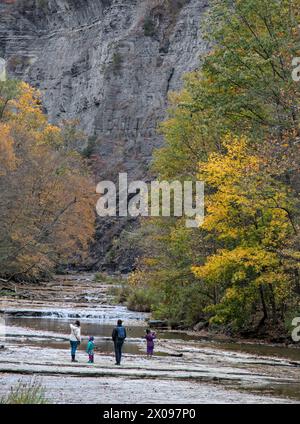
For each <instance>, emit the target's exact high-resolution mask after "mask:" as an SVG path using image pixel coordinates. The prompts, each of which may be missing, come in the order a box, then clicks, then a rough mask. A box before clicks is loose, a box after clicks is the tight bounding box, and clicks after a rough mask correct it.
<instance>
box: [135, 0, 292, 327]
mask: <svg viewBox="0 0 300 424" xmlns="http://www.w3.org/2000/svg"><path fill="white" fill-rule="evenodd" d="M299 7H300V2H299V1H298V0H297V1H296V0H280V1H277V0H268V1H267V0H243V1H242V2H241V1H231V0H230V1H229V0H228V1H227V0H225V1H224V0H222V1H219V0H216V1H214V2H213V5H212V7H211V9H210V11H209V13H208V16H207V28H206V37H207V40H208V42H209V43H210V45H211V46H212V49H211V51H210V53H209V54H207V56H206V57H205V58H202V63H201V66H200V69H199V70H197V71H195V72H192V73H190V74H188V75H186V77H185V84H184V88H183V90H182V91H181V92H178V93H173V94H172V95H171V97H170V101H171V108H170V112H169V118H168V119H167V120H166V121H165V122H164V123H163V125H162V132H163V134H164V137H165V145H164V147H163V148H161V149H159V150H158V151H157V152H156V155H155V159H154V163H153V170H154V171H155V173H157V174H158V175H159V178H160V180H168V181H172V180H181V181H183V180H192V181H195V180H201V181H204V182H205V192H206V199H205V209H206V210H205V214H206V216H205V220H204V224H203V225H202V226H201V227H200V228H196V229H189V228H186V227H185V220H184V219H178V218H151V219H146V220H145V221H144V222H143V224H142V227H141V229H140V230H139V232H138V233H136V234H135V235H132V236H131V237H135V238H136V240H137V242H138V244H139V247H140V249H141V250H142V252H143V253H142V255H141V257H140V258H139V260H138V261H137V267H136V271H135V272H134V273H133V274H132V276H131V277H130V280H129V281H130V285H131V288H132V290H133V291H137V292H140V293H144V296H145V297H146V298H150V299H151V310H152V311H153V314H154V316H155V317H157V318H160V319H165V318H167V319H169V320H173V321H177V322H184V323H186V324H188V325H192V324H195V323H197V322H199V321H203V322H204V323H209V324H210V325H211V326H220V327H221V328H224V327H225V328H227V329H229V331H231V332H240V333H242V332H244V333H245V334H250V333H251V332H253V331H254V332H255V333H256V334H257V333H259V332H261V333H262V334H264V333H268V332H272V331H274V329H275V331H277V332H285V331H286V328H287V326H288V325H289V323H288V321H289V319H290V317H294V316H297V315H299V313H300V308H299V299H300V278H299V264H300V253H299V189H300V179H299V158H300V155H299V146H300V128H299V116H300V115H299V114H300V111H299V99H300V96H299V94H300V84H299V83H297V82H295V81H293V79H292V60H293V58H294V57H297V56H299V55H300V54H299V53H300V52H299V40H300V33H299V24H300V16H299V10H300V8H299ZM148 293H149V294H150V296H149V295H148Z"/></svg>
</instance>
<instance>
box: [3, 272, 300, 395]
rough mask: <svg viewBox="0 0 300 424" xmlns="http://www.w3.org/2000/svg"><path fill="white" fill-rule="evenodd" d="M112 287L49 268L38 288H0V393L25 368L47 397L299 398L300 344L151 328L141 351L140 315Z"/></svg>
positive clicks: (26, 375)
mask: <svg viewBox="0 0 300 424" xmlns="http://www.w3.org/2000/svg"><path fill="white" fill-rule="evenodd" d="M111 286H112V285H111V283H110V284H107V283H105V281H104V282H103V283H102V282H95V281H94V276H93V275H92V274H78V275H69V276H58V277H56V278H55V280H54V281H52V282H50V283H47V284H45V285H44V286H43V287H42V288H41V287H40V286H20V287H18V289H17V294H18V296H20V297H18V296H9V295H8V296H5V297H2V298H1V299H0V311H1V316H2V317H4V320H5V324H6V326H5V330H6V337H5V341H4V342H5V343H4V344H5V348H4V349H0V397H1V396H4V395H6V394H7V393H8V392H9V391H10V388H11V387H14V386H15V385H16V384H17V383H18V382H19V381H22V382H25V381H30V380H31V379H32V378H33V377H34V378H35V379H36V380H38V381H39V382H40V383H41V384H42V385H43V386H44V387H45V391H46V396H47V398H48V400H49V401H50V403H299V402H300V350H298V349H295V348H290V349H286V348H280V347H276V346H274V347H272V346H261V345H255V344H251V345H249V344H248V345H247V344H242V343H240V344H237V343H228V342H226V343H222V342H216V341H208V340H203V339H201V338H200V337H197V334H195V336H193V335H186V334H184V333H176V332H168V331H158V339H157V342H156V346H155V353H156V354H155V356H154V357H153V358H152V359H147V358H146V357H145V342H144V341H143V339H142V336H143V334H144V331H145V328H146V322H145V319H146V318H147V317H148V315H147V314H143V313H138V312H132V311H128V310H127V308H126V307H125V306H120V305H114V304H113V301H112V297H111V295H110V288H111ZM118 318H121V319H123V320H124V324H125V325H126V328H127V332H128V339H127V341H126V344H125V348H124V358H123V362H122V365H121V367H116V366H115V365H114V362H115V361H114V355H113V344H112V341H111V332H112V329H113V326H114V325H115V321H116V320H117V319H118ZM74 319H80V320H81V324H82V335H83V341H82V344H81V346H80V348H79V351H78V355H77V359H78V361H79V362H78V363H76V364H72V363H71V362H70V353H69V342H68V334H69V324H70V322H72V321H73V320H74ZM89 335H93V336H94V337H95V345H96V352H95V364H92V365H91V364H88V363H87V360H88V359H87V354H86V353H85V347H86V343H87V339H88V336H89ZM178 355H181V356H178Z"/></svg>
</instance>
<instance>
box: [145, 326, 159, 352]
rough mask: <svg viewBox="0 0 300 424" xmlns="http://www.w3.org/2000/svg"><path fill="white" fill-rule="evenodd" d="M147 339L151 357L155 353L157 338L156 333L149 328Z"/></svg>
mask: <svg viewBox="0 0 300 424" xmlns="http://www.w3.org/2000/svg"><path fill="white" fill-rule="evenodd" d="M145 339H146V341H147V356H148V357H151V356H152V355H153V350H154V339H156V334H155V333H152V332H151V331H150V330H149V329H147V330H146V336H145Z"/></svg>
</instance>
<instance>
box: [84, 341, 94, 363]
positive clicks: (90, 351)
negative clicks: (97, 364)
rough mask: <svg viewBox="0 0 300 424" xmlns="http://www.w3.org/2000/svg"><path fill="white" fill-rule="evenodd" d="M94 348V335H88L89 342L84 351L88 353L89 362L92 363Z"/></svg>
mask: <svg viewBox="0 0 300 424" xmlns="http://www.w3.org/2000/svg"><path fill="white" fill-rule="evenodd" d="M94 348H95V344H94V337H93V336H91V337H89V342H88V345H87V348H86V353H87V354H88V355H89V362H88V363H89V364H93V363H94Z"/></svg>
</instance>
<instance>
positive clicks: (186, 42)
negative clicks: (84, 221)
mask: <svg viewBox="0 0 300 424" xmlns="http://www.w3.org/2000/svg"><path fill="white" fill-rule="evenodd" d="M207 6H208V1H207V0H0V57H2V58H4V59H5V60H6V63H7V73H8V75H9V76H11V77H17V78H20V79H23V80H25V81H28V82H29V83H31V84H32V85H33V86H35V87H37V88H39V89H40V90H41V92H42V94H43V98H44V105H45V110H46V112H47V113H48V116H49V119H50V120H51V121H52V122H54V123H56V122H58V121H61V120H63V119H67V120H68V119H78V120H79V122H80V126H81V127H82V129H83V130H84V131H85V132H86V133H87V134H88V136H89V137H90V142H91V143H93V151H94V155H95V157H96V158H97V160H96V169H95V171H96V176H95V179H96V180H97V179H100V178H101V179H102V178H106V179H111V178H114V177H115V176H116V174H117V173H118V172H128V174H129V177H130V178H133V179H137V178H139V179H140V178H147V176H148V167H149V162H150V161H151V157H152V152H153V149H155V148H156V147H158V146H160V145H161V144H162V138H161V136H160V135H159V134H158V133H157V131H156V129H157V125H158V123H159V122H160V121H161V120H162V119H164V117H165V116H166V109H167V97H168V92H169V91H173V90H176V89H179V88H180V87H181V85H182V75H183V74H184V73H186V72H188V71H190V70H193V69H195V68H196V67H197V66H198V65H199V57H201V55H203V54H204V52H205V51H206V50H207V43H206V42H205V41H204V40H203V39H202V36H201V35H202V30H201V25H202V18H203V14H204V12H205V10H206V8H207ZM103 225H104V227H103ZM121 228H123V224H122V223H120V222H119V223H118V224H117V223H116V222H114V223H107V222H106V223H105V224H103V223H102V230H101V237H99V246H100V247H99V248H100V255H102V256H103V255H105V253H106V252H107V250H109V246H110V245H111V240H113V239H114V237H116V236H118V235H119V234H120V231H121Z"/></svg>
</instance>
